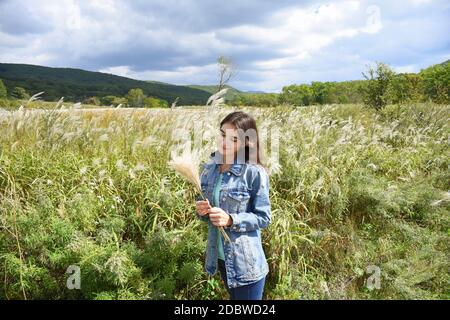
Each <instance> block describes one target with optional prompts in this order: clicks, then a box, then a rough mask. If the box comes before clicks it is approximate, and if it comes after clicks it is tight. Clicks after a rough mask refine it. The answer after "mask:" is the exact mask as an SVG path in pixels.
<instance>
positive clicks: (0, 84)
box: [0, 79, 8, 98]
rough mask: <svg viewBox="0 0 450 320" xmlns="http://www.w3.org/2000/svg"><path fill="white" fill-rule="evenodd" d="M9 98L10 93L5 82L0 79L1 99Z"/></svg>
mask: <svg viewBox="0 0 450 320" xmlns="http://www.w3.org/2000/svg"><path fill="white" fill-rule="evenodd" d="M7 96H8V91H7V90H6V87H5V85H4V84H3V81H2V80H1V79H0V98H6V97H7Z"/></svg>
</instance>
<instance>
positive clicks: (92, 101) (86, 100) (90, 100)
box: [83, 97, 101, 106]
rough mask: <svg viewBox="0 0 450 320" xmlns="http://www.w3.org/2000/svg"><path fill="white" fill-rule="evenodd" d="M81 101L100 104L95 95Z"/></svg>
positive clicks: (95, 104)
mask: <svg viewBox="0 0 450 320" xmlns="http://www.w3.org/2000/svg"><path fill="white" fill-rule="evenodd" d="M83 103H85V104H91V105H94V106H100V105H101V101H100V99H99V98H97V97H89V98H87V99H84V101H83Z"/></svg>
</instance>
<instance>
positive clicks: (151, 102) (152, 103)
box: [144, 97, 169, 108]
mask: <svg viewBox="0 0 450 320" xmlns="http://www.w3.org/2000/svg"><path fill="white" fill-rule="evenodd" d="M168 106H169V104H168V102H167V101H166V100H161V99H158V98H154V97H146V98H144V107H146V108H167V107H168Z"/></svg>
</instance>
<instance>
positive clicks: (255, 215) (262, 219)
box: [229, 167, 271, 232]
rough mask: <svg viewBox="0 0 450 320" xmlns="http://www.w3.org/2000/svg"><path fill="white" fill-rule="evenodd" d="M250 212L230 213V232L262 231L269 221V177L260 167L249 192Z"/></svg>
mask: <svg viewBox="0 0 450 320" xmlns="http://www.w3.org/2000/svg"><path fill="white" fill-rule="evenodd" d="M250 200H251V205H250V212H239V213H231V214H230V216H231V218H232V219H233V224H232V225H231V226H230V227H229V228H230V229H231V230H232V231H236V232H247V231H253V230H257V229H262V228H265V227H267V226H268V224H269V223H270V221H271V209H270V199H269V176H268V175H267V173H266V171H265V169H264V168H262V167H258V171H257V175H256V177H255V179H254V180H253V184H252V191H251V199H250Z"/></svg>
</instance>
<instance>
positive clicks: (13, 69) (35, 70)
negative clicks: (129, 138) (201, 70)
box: [0, 63, 209, 105]
mask: <svg viewBox="0 0 450 320" xmlns="http://www.w3.org/2000/svg"><path fill="white" fill-rule="evenodd" d="M0 78H1V79H3V82H4V83H5V85H6V87H7V88H8V92H11V91H12V90H13V88H14V87H23V88H24V89H25V90H26V91H27V92H29V93H36V92H41V91H44V92H45V93H44V94H43V95H42V97H43V99H45V100H47V101H58V100H59V99H60V98H61V97H64V100H65V101H73V102H77V101H83V100H84V99H86V98H88V97H94V96H95V97H98V98H100V99H101V98H102V97H105V96H110V95H114V96H119V97H124V96H125V95H126V94H127V93H128V91H130V90H131V89H133V88H140V89H142V91H143V92H144V94H145V95H147V96H152V97H155V98H158V99H163V100H166V101H174V100H175V99H176V98H177V97H180V104H184V105H203V104H205V102H206V100H207V99H208V97H209V93H208V92H205V91H203V90H199V89H195V88H189V87H187V86H176V85H171V84H168V83H162V82H154V81H140V80H134V79H129V78H125V77H120V76H116V75H112V74H106V73H100V72H91V71H85V70H80V69H69V68H49V67H42V66H34V65H26V64H10V63H0Z"/></svg>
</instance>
